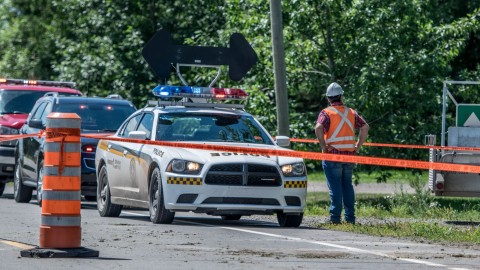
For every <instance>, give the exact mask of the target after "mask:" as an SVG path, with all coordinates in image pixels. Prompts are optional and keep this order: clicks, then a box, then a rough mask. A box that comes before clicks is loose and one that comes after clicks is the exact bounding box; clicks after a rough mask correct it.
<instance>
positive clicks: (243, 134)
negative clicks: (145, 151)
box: [155, 113, 273, 144]
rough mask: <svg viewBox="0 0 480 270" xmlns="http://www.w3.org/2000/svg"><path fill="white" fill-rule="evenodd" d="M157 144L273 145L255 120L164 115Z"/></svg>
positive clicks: (204, 115)
mask: <svg viewBox="0 0 480 270" xmlns="http://www.w3.org/2000/svg"><path fill="white" fill-rule="evenodd" d="M155 140H160V141H162V140H165V141H206V142H209V141H210V142H222V141H224V142H243V143H259V144H273V142H272V141H271V140H270V138H269V137H268V135H267V134H266V133H265V131H264V130H263V129H262V128H261V126H260V125H259V124H258V122H256V121H255V119H254V118H253V117H252V116H248V115H247V116H240V115H225V114H192V113H175V114H160V115H159V118H158V123H157V134H156V136H155Z"/></svg>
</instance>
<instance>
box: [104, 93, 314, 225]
mask: <svg viewBox="0 0 480 270" xmlns="http://www.w3.org/2000/svg"><path fill="white" fill-rule="evenodd" d="M153 92H154V94H155V95H157V96H159V97H162V98H166V97H169V96H171V95H176V96H188V97H192V96H195V97H199V96H200V97H202V98H219V99H228V98H232V99H244V98H246V97H247V95H248V94H247V93H246V92H245V91H243V90H241V89H230V88H210V87H189V86H182V87H175V86H158V87H156V88H155V89H154V91H153ZM132 139H136V140H143V143H135V142H133V140H132ZM152 142H159V143H161V142H170V143H171V144H170V145H168V146H165V145H161V144H160V145H158V144H157V145H156V144H153V143H152ZM172 142H174V143H176V144H178V145H175V144H172ZM181 143H190V144H195V145H198V146H199V147H197V148H188V147H184V146H182V145H181ZM288 144H289V138H288V137H284V136H277V137H276V140H274V139H273V138H272V137H271V136H270V135H269V134H268V132H267V131H266V130H265V128H264V127H262V125H261V124H260V123H259V122H258V121H257V120H256V119H255V118H254V117H253V116H252V115H250V114H249V113H247V112H245V110H244V109H243V105H241V104H222V103H198V102H186V101H156V102H153V103H150V105H149V106H146V107H145V108H143V109H140V110H138V111H136V112H135V113H134V114H133V115H131V116H130V117H129V118H128V119H127V120H126V121H125V122H124V123H123V124H122V126H121V127H120V128H119V130H118V131H117V133H116V134H115V135H114V136H111V137H108V138H105V139H102V140H100V141H99V143H98V147H97V152H96V158H95V163H96V168H97V183H98V188H97V198H98V204H97V205H98V211H99V213H100V215H101V216H102V217H112V216H115V217H116V216H119V215H120V214H121V211H122V207H123V206H133V207H141V208H148V209H149V212H150V220H151V221H152V222H153V223H163V224H165V223H171V222H172V221H173V220H174V216H175V213H176V212H186V211H191V212H194V213H205V214H209V215H215V216H221V218H222V219H224V220H239V219H240V218H241V217H242V216H249V215H257V214H260V215H270V214H276V215H277V219H278V222H279V224H280V226H284V227H298V226H299V225H300V224H301V222H302V218H303V211H304V207H305V197H306V192H307V189H306V188H307V175H306V168H305V164H304V162H303V160H302V159H300V158H294V157H285V156H272V155H265V154H261V153H259V154H257V153H254V152H253V153H252V152H251V153H249V154H247V153H244V152H242V151H241V150H242V149H244V148H249V149H252V148H256V149H271V150H275V149H278V150H287V149H285V148H282V146H283V147H285V146H288ZM203 146H205V147H204V149H198V148H202V147H203ZM212 146H216V147H219V146H220V147H221V146H231V147H236V148H235V149H238V150H239V151H228V152H225V151H221V150H211V149H214V147H212Z"/></svg>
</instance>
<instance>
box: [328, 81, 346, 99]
mask: <svg viewBox="0 0 480 270" xmlns="http://www.w3.org/2000/svg"><path fill="white" fill-rule="evenodd" d="M342 94H343V89H342V87H341V86H340V85H339V84H338V83H335V82H334V83H331V84H330V85H329V86H328V87H327V97H334V96H338V95H342Z"/></svg>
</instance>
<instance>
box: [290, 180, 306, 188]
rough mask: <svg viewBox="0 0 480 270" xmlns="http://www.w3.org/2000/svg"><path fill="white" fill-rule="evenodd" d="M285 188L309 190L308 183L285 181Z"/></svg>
mask: <svg viewBox="0 0 480 270" xmlns="http://www.w3.org/2000/svg"><path fill="white" fill-rule="evenodd" d="M284 187H285V188H307V181H285V184H284Z"/></svg>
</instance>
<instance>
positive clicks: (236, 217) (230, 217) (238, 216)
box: [221, 215, 242, 220]
mask: <svg viewBox="0 0 480 270" xmlns="http://www.w3.org/2000/svg"><path fill="white" fill-rule="evenodd" d="M221 217H222V220H240V219H241V218H242V215H222V216H221Z"/></svg>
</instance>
